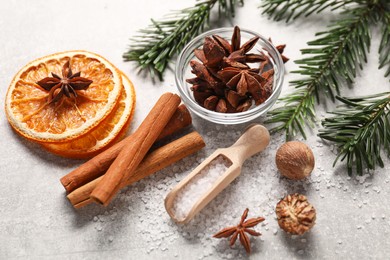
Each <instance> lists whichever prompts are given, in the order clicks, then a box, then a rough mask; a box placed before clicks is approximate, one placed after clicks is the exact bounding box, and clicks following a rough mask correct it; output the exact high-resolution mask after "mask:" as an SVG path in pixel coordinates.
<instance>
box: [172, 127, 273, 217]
mask: <svg viewBox="0 0 390 260" xmlns="http://www.w3.org/2000/svg"><path fill="white" fill-rule="evenodd" d="M269 141H270V136H269V132H268V130H267V129H266V128H265V127H264V126H262V125H258V124H254V125H251V126H249V127H248V128H247V129H246V130H245V132H244V133H243V134H242V135H241V137H240V138H239V139H238V140H237V141H236V142H235V143H234V144H233V145H232V146H230V147H228V148H220V149H217V150H216V151H215V152H214V153H213V154H211V155H210V156H209V157H208V158H207V159H206V160H204V161H203V162H202V163H201V164H200V165H199V166H198V167H196V168H195V169H194V170H193V171H192V172H191V173H190V174H189V175H188V176H186V177H185V178H184V179H183V180H182V181H181V182H180V183H179V184H177V185H176V187H174V188H173V189H172V190H171V192H169V194H168V195H167V197H166V198H165V209H166V210H167V212H168V214H169V216H170V217H171V218H172V219H173V220H174V221H175V222H177V223H180V224H185V223H188V222H189V221H190V220H191V219H192V218H193V217H194V216H195V215H196V214H197V213H198V212H199V211H201V210H202V209H203V208H204V207H205V206H206V205H207V204H208V203H209V202H210V201H211V200H212V199H214V198H215V197H216V196H217V195H218V194H219V193H220V192H221V191H222V190H223V189H225V188H226V187H227V186H228V185H229V184H230V183H231V182H232V181H233V180H234V179H235V178H236V177H237V176H238V175H240V173H241V167H242V164H243V163H244V161H245V160H246V159H248V158H249V157H251V156H253V155H254V154H256V153H259V152H261V151H263V150H264V149H265V148H266V147H267V146H268V144H269ZM218 156H223V157H224V158H225V159H226V160H229V161H230V162H231V166H230V167H229V168H228V169H227V170H226V172H225V173H223V174H222V175H221V176H220V177H218V179H217V180H216V181H215V183H214V184H213V185H212V187H211V188H210V189H209V190H207V191H205V193H204V194H203V195H202V196H201V197H200V198H199V199H198V201H197V202H195V204H194V205H193V206H192V208H191V210H190V211H189V213H188V215H187V216H186V217H184V218H183V219H178V218H177V217H176V216H175V213H174V212H173V210H172V208H173V203H174V201H175V198H176V196H177V194H178V192H179V191H180V190H181V189H182V188H183V187H185V185H186V184H187V183H189V182H191V180H192V179H193V178H194V177H195V176H196V175H197V174H198V173H199V172H201V171H202V169H203V168H205V167H206V166H207V165H208V164H209V163H210V162H211V161H213V160H214V159H215V158H217V157H218Z"/></svg>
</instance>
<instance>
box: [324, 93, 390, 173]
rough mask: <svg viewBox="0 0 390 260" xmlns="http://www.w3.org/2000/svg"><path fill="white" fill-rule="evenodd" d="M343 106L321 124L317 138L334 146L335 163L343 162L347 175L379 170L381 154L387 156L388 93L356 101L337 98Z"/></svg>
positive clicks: (389, 146)
mask: <svg viewBox="0 0 390 260" xmlns="http://www.w3.org/2000/svg"><path fill="white" fill-rule="evenodd" d="M337 99H338V100H340V101H341V102H342V103H343V105H342V106H340V107H338V108H337V109H336V111H333V112H331V114H333V115H334V116H333V117H329V118H326V119H325V120H323V121H322V125H323V127H324V128H323V129H321V130H320V131H319V136H320V137H321V138H323V139H326V140H329V141H332V142H335V143H336V145H337V147H338V156H337V158H336V160H335V162H334V165H335V164H336V163H337V161H338V160H341V161H344V160H345V159H346V160H347V168H348V174H349V175H351V174H352V173H353V170H354V169H356V172H357V174H359V175H362V174H363V171H364V169H366V168H367V169H368V170H375V167H376V165H379V166H380V167H382V168H383V166H384V165H383V160H382V157H381V150H382V149H384V150H385V151H386V153H387V155H388V156H390V92H386V93H381V94H377V95H371V96H366V97H359V98H342V97H337Z"/></svg>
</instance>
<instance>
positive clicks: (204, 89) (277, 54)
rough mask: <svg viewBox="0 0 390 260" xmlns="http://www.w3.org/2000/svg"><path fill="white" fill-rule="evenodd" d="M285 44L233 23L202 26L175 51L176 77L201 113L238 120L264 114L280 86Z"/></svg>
mask: <svg viewBox="0 0 390 260" xmlns="http://www.w3.org/2000/svg"><path fill="white" fill-rule="evenodd" d="M283 50H284V46H283V45H281V46H277V47H275V46H274V45H273V44H272V43H271V41H270V40H268V39H266V38H265V37H263V36H261V35H259V34H257V33H255V32H252V31H249V30H245V29H240V28H238V27H237V26H236V27H234V28H220V29H216V30H212V31H209V32H206V33H204V34H202V35H199V36H198V37H196V38H195V39H193V40H192V41H191V42H190V43H189V44H188V45H187V46H186V47H185V48H184V49H183V51H182V53H181V54H180V55H179V58H178V62H177V63H176V71H175V77H176V83H177V87H178V90H179V92H180V95H181V97H182V100H183V102H184V103H185V104H186V105H187V107H188V108H189V109H190V110H191V111H192V112H194V113H195V114H197V115H198V116H200V117H203V118H205V119H207V120H209V121H211V122H215V123H220V124H239V123H244V122H248V121H250V120H253V119H254V118H256V117H258V116H260V115H262V114H264V113H265V112H266V111H267V110H268V109H269V108H270V107H271V106H272V105H273V104H274V103H275V102H276V100H277V98H278V97H279V94H280V92H281V88H282V84H283V76H284V64H283V59H282V56H281V52H283Z"/></svg>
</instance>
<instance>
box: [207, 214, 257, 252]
mask: <svg viewBox="0 0 390 260" xmlns="http://www.w3.org/2000/svg"><path fill="white" fill-rule="evenodd" d="M248 212H249V209H245V211H244V213H243V214H242V216H241V221H240V223H239V224H238V225H237V226H232V227H227V228H224V229H222V230H221V231H219V232H218V233H216V234H215V235H213V237H215V238H223V237H230V236H231V238H230V246H233V245H234V243H236V241H237V238H239V239H240V242H241V244H242V245H243V246H244V248H245V250H246V252H247V253H248V254H250V252H251V245H250V240H249V236H248V235H247V234H249V235H251V236H260V235H261V233H259V232H256V231H255V230H254V229H250V228H252V227H254V226H256V225H257V224H259V223H261V222H263V221H264V218H262V217H258V218H250V219H248V220H246V218H247V216H248Z"/></svg>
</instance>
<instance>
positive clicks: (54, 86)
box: [37, 61, 92, 104]
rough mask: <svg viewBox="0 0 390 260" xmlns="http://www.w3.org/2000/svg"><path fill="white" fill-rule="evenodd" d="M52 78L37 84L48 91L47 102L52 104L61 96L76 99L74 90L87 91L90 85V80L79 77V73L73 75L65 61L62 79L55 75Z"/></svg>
mask: <svg viewBox="0 0 390 260" xmlns="http://www.w3.org/2000/svg"><path fill="white" fill-rule="evenodd" d="M51 75H52V77H46V78H44V79H42V80H40V81H38V82H37V84H38V85H39V86H40V87H42V88H43V89H45V90H47V91H49V96H48V100H47V102H48V103H49V104H50V103H54V102H57V101H58V100H60V99H61V97H62V96H63V95H65V96H67V97H68V98H70V97H71V96H72V95H73V96H74V97H77V93H76V90H83V89H87V88H88V87H89V85H91V84H92V80H89V79H87V78H83V77H81V76H80V75H81V72H80V71H79V72H76V73H73V72H72V69H71V68H70V63H69V61H67V62H66V63H65V64H64V66H63V67H62V78H61V77H60V76H58V75H57V74H55V73H53V72H52V73H51Z"/></svg>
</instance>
